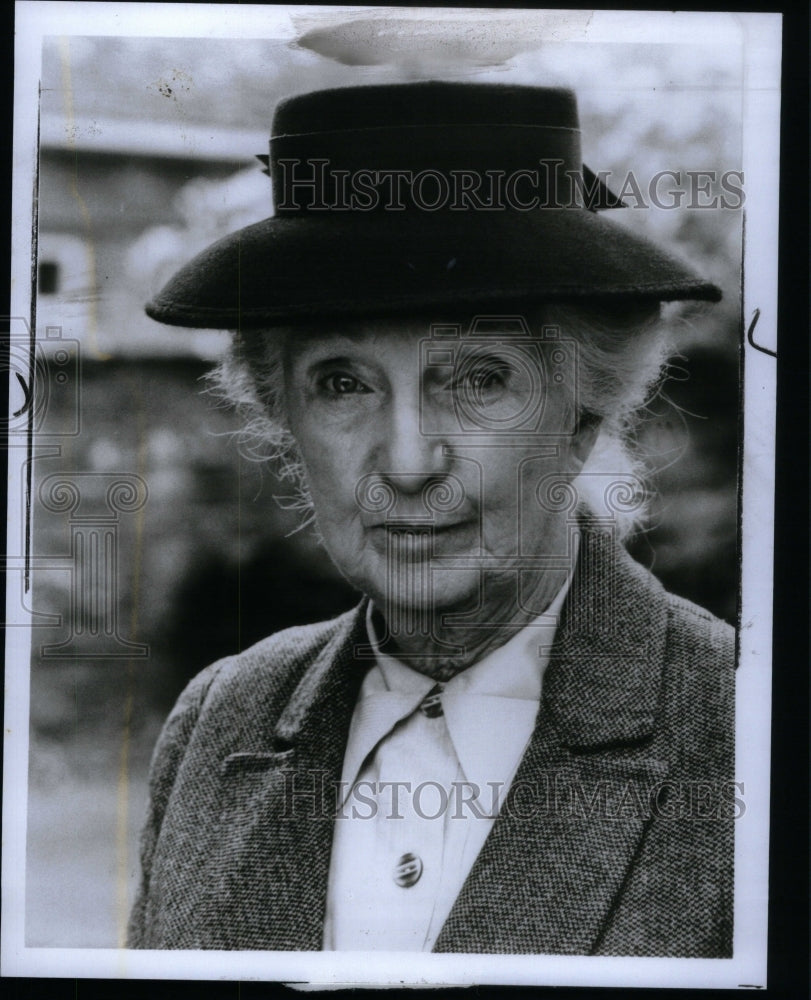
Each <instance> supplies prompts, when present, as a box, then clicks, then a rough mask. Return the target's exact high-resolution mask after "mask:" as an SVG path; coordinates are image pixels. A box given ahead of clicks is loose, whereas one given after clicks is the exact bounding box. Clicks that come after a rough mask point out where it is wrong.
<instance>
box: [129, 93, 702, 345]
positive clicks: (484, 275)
mask: <svg viewBox="0 0 811 1000" xmlns="http://www.w3.org/2000/svg"><path fill="white" fill-rule="evenodd" d="M260 159H263V160H264V162H265V163H267V164H268V172H269V174H270V177H271V181H272V194H273V202H274V214H273V215H272V216H271V217H270V218H268V219H265V220H264V221H262V222H259V223H256V224H254V225H250V226H246V227H245V228H244V229H240V230H239V231H237V232H235V233H232V234H231V235H229V236H226V237H225V238H223V239H221V240H219V241H217V242H216V243H214V244H212V245H211V246H210V247H208V248H207V249H206V250H204V251H203V252H202V253H200V254H198V255H197V256H196V257H195V258H194V259H193V260H191V261H190V262H189V263H188V264H186V265H185V266H184V267H183V268H181V270H180V271H178V273H177V274H176V275H175V276H174V277H173V278H172V279H171V280H170V281H169V282H168V284H167V285H166V286H165V287H164V288H163V290H162V291H161V292H160V293H159V294H158V295H157V296H156V297H155V298H154V299H153V300H152V301H151V302H150V303H149V304H148V305H147V307H146V311H147V313H148V314H149V315H150V316H151V317H152V318H153V319H156V320H159V321H161V322H163V323H170V324H173V325H176V326H186V327H210V328H221V329H231V328H250V327H261V326H267V325H273V324H277V323H285V322H289V321H302V320H312V319H317V318H323V317H327V316H335V317H340V316H352V315H359V314H364V315H367V314H368V315H373V314H377V313H380V314H385V313H403V312H417V311H419V312H423V311H425V310H428V309H430V308H432V307H434V306H458V307H460V308H461V307H470V308H471V309H479V308H481V307H483V306H495V305H497V304H498V303H504V302H510V303H513V304H518V303H520V302H531V301H544V300H558V301H559V300H582V299H610V300H618V299H636V300H649V301H670V300H677V299H705V300H709V301H717V300H718V299H720V297H721V292H720V290H719V289H718V288H717V286H716V285H714V284H712V283H711V282H709V281H706V280H705V279H703V278H702V277H701V276H700V275H698V274H696V273H695V272H694V271H693V270H692V269H691V268H690V267H689V266H688V265H687V264H685V263H684V262H682V261H680V260H678V259H676V258H675V257H673V256H672V255H671V254H669V253H667V252H666V251H664V250H662V249H661V248H660V247H658V246H656V245H655V244H654V243H651V242H650V241H649V240H647V239H644V238H642V237H640V236H637V235H635V234H633V233H631V232H630V231H628V230H627V229H626V228H624V227H623V226H622V225H620V224H618V223H617V222H616V221H615V220H613V219H611V218H608V217H607V216H606V210H611V209H614V208H617V207H620V206H621V202H620V201H619V200H618V199H617V198H616V197H615V196H614V195H612V194H611V192H610V191H609V190H608V188H607V187H606V186H605V185H604V184H603V183H602V181H601V180H600V179H599V177H598V176H596V175H595V174H593V173H592V172H591V171H590V170H589V169H588V168H587V167H584V166H583V164H582V159H581V152H580V129H579V124H578V114H577V102H576V98H575V96H574V94H573V93H572V92H571V91H569V90H564V89H558V88H547V87H524V86H508V85H503V84H468V83H442V82H425V83H413V84H397V85H386V86H366V87H348V88H340V89H333V90H322V91H316V92H314V93H310V94H305V95H302V96H299V97H293V98H290V99H288V100H286V101H283V102H282V103H281V104H280V105H279V106H278V108H277V110H276V114H275V116H274V121H273V129H272V134H271V139H270V155H269V157H260ZM611 214H612V213H611V211H608V215H611Z"/></svg>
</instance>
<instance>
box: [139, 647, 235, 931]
mask: <svg viewBox="0 0 811 1000" xmlns="http://www.w3.org/2000/svg"><path fill="white" fill-rule="evenodd" d="M225 662H227V661H224V660H221V661H218V662H217V663H213V664H211V666H209V667H207V668H206V669H205V670H203V671H202V673H200V674H198V675H197V676H196V677H195V678H194V679H193V680H192V681H191V682H190V683H189V684H188V685H187V687H186V688H185V690H184V691H183V693H182V694H181V695H180V697H179V698H178V700H177V703H176V704H175V707H174V708H173V709H172V711H171V713H170V715H169V717H168V719H167V720H166V722H165V724H164V726H163V729H162V731H161V734H160V736H159V737H158V742H157V744H156V745H155V750H154V752H153V754H152V763H151V765H150V770H149V804H148V808H147V816H146V822H145V823H144V827H143V830H142V831H141V881H140V884H139V886H138V892H137V895H136V897H135V903H134V905H133V908H132V913H131V914H130V919H129V925H128V928H127V946H128V947H129V948H148V947H149V944H148V940H147V938H148V926H147V919H146V918H147V904H148V901H149V879H150V873H151V870H152V859H153V856H154V853H155V846H156V844H157V842H158V837H159V836H160V831H161V826H162V824H163V817H164V813H165V812H166V807H167V804H168V802H169V797H170V795H171V793H172V789H173V788H174V784H175V779H176V777H177V773H178V770H179V768H180V765H181V763H182V761H183V757H184V756H185V754H186V748H187V746H188V743H189V740H190V738H191V734H192V732H193V731H194V727H195V726H196V725H197V719H198V716H199V714H200V709H201V707H202V705H203V702H204V701H205V698H206V695H207V693H208V690H209V688H210V687H211V684H212V682H213V681H214V678H215V677H216V676H217V674H218V673H219V671H220V669H221V667H222V666H223V665H224V663H225Z"/></svg>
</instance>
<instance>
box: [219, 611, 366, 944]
mask: <svg viewBox="0 0 811 1000" xmlns="http://www.w3.org/2000/svg"><path fill="white" fill-rule="evenodd" d="M364 616H365V603H364V605H362V606H361V607H360V608H359V609H357V611H356V612H355V614H354V616H353V617H352V618H351V619H350V620H349V622H348V624H347V625H345V626H344V627H343V628H342V629H341V630H340V631H339V632H338V633H337V634H336V635H335V636H333V638H332V639H331V641H330V642H328V643H327V645H326V646H325V647H324V649H323V650H322V652H321V654H320V655H319V656H318V657H317V658H316V660H315V661H314V662H313V663H312V665H311V666H310V667H309V668H308V669H307V670H306V671H305V673H304V675H303V677H302V679H301V681H300V682H299V684H298V687H297V688H296V690H295V692H294V694H293V696H292V698H290V700H289V702H288V703H287V705H286V707H285V709H284V711H283V713H282V715H281V716H280V718H279V720H278V722H277V724H276V726H275V730H274V732H273V734H272V736H271V738H270V741H269V744H268V742H265V744H264V745H263V746H262V747H261V748H258V747H251V746H247V747H246V748H245V749H243V750H240V751H237V752H233V753H230V754H229V755H228V757H227V758H226V759H225V760H224V761H223V764H222V770H223V781H224V783H225V786H226V789H225V793H224V799H225V803H224V808H223V814H224V815H225V814H227V822H225V823H223V826H222V830H223V838H224V839H223V842H221V844H220V858H221V859H223V863H222V864H221V867H220V872H219V877H218V879H217V880H216V884H214V885H213V886H212V893H213V896H214V897H215V898H217V899H220V900H228V908H229V913H228V914H227V915H224V914H220V916H221V918H222V917H227V919H221V920H220V924H221V926H227V927H228V928H229V932H228V933H229V937H233V940H234V941H239V942H241V945H240V946H241V947H245V942H246V941H249V942H251V947H255V948H267V949H278V950H289V951H304V950H317V949H320V948H321V943H322V931H323V921H324V912H325V907H326V892H327V876H328V872H329V862H330V852H331V848H332V832H333V824H334V815H335V801H334V799H335V789H336V788H337V787H338V782H339V781H340V777H341V767H342V763H343V756H344V749H345V746H346V740H347V734H348V729H349V723H350V719H351V716H352V710H353V708H354V704H355V700H356V697H357V693H358V688H359V685H360V682H361V679H362V676H363V673H364V669H363V661H357V660H356V658H355V655H354V651H355V649H356V647H357V646H359V645H360V644H361V643H362V642H363V641H364V640H365V629H364ZM265 739H266V740H267V737H265ZM222 946H223V947H234V946H235V945H233V944H229V943H223V945H222Z"/></svg>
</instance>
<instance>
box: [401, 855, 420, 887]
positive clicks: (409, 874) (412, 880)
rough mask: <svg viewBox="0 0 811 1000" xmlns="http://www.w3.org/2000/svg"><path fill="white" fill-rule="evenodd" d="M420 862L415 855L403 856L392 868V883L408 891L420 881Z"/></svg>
mask: <svg viewBox="0 0 811 1000" xmlns="http://www.w3.org/2000/svg"><path fill="white" fill-rule="evenodd" d="M420 875H422V861H421V860H420V859H419V858H418V857H417V855H416V854H403V855H402V856H401V858H400V860H399V861H398V862H397V864H396V866H395V868H394V881H395V882H396V883H397V885H399V886H400V887H401V888H403V889H408V888H409V887H410V886H412V885H415V884H416V883H417V882H419V880H420Z"/></svg>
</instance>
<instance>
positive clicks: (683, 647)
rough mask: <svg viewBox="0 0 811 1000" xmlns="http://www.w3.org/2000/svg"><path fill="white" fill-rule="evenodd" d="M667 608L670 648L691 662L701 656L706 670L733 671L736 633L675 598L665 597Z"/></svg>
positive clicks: (708, 614) (706, 614)
mask: <svg viewBox="0 0 811 1000" xmlns="http://www.w3.org/2000/svg"><path fill="white" fill-rule="evenodd" d="M667 604H668V633H669V640H670V644H671V647H674V646H675V649H676V651H678V652H684V653H687V652H690V653H692V656H691V659H693V660H695V659H696V657H697V656H700V657H701V660H702V663H703V664H704V665H705V666H706V667H707V668H708V669H712V668H713V667H715V668H719V669H730V668H731V669H734V667H735V630H734V629H733V628H732V626H731V625H730V624H729V623H728V622H725V621H722V620H721V619H720V618H716V617H715V615H714V614H712V613H711V612H710V611H707V609H706V608H702V607H700V606H699V605H698V604H693V602H692V601H688V600H686V599H685V598H683V597H677V596H676V595H675V594H670V593H668V594H667Z"/></svg>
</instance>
